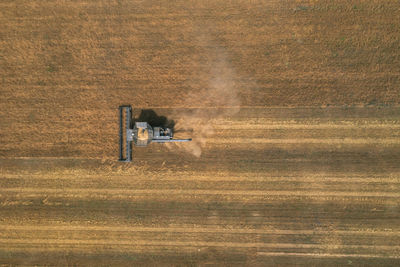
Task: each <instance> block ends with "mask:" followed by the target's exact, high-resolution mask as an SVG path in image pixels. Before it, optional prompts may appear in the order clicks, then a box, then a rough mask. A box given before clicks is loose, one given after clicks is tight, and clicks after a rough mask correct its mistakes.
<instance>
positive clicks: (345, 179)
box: [0, 172, 400, 184]
mask: <svg viewBox="0 0 400 267" xmlns="http://www.w3.org/2000/svg"><path fill="white" fill-rule="evenodd" d="M137 175H138V174H136V173H132V174H131V175H126V174H125V175H115V174H110V175H107V176H105V177H106V178H104V177H101V176H100V175H92V174H91V175H85V174H82V175H67V174H63V175H59V174H53V173H51V174H48V175H46V174H44V175H43V174H6V175H4V176H0V177H1V178H3V179H29V180H32V179H35V180H41V179H46V180H55V181H56V180H60V179H61V180H88V181H96V180H97V181H99V180H103V179H107V181H118V180H122V181H124V180H126V179H130V180H132V179H133V180H137V178H136V177H137ZM242 175H243V176H234V175H231V174H229V173H227V174H225V175H224V174H221V172H218V173H210V174H208V175H196V174H193V173H192V174H190V173H179V172H177V173H176V174H174V175H173V176H168V175H163V176H162V177H160V176H156V177H152V176H151V175H149V176H148V177H147V180H146V181H155V180H156V181H213V182H226V181H229V182H240V181H245V182H302V181H304V182H320V183H325V182H339V183H346V184H347V183H362V184H368V183H382V184H398V183H400V174H399V173H396V174H391V175H389V176H382V177H370V176H365V177H364V176H362V175H357V176H351V175H349V176H346V175H340V174H338V175H337V176H328V175H326V176H325V175H315V174H312V175H307V176H292V175H286V176H268V175H267V174H263V173H242ZM330 175H331V174H330ZM135 178H136V179H135ZM140 181H143V179H141V178H140Z"/></svg>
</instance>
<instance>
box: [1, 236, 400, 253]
mask: <svg viewBox="0 0 400 267" xmlns="http://www.w3.org/2000/svg"><path fill="white" fill-rule="evenodd" d="M0 244H5V245H11V244H26V245H34V244H37V245H53V244H54V245H57V244H60V245H63V244H64V245H65V244H68V245H74V246H79V245H94V246H104V245H106V246H113V245H118V246H120V245H122V246H123V245H128V246H173V247H181V246H182V247H188V246H189V247H229V248H235V247H237V248H295V249H299V248H300V249H302V248H304V249H329V248H333V247H334V248H335V249H372V250H374V251H375V250H383V251H392V250H400V246H385V245H382V246H374V245H336V244H335V245H321V244H302V243H298V244H293V243H260V242H259V243H250V242H249V243H246V242H205V241H195V242H193V241H152V240H110V239H96V240H88V239H25V238H0Z"/></svg>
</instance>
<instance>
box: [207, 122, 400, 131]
mask: <svg viewBox="0 0 400 267" xmlns="http://www.w3.org/2000/svg"><path fill="white" fill-rule="evenodd" d="M213 128H214V129H216V130H245V129H247V130H279V129H290V130H317V129H338V130H339V129H340V130H343V129H364V130H367V129H400V124H364V125H356V124H353V125H348V124H326V123H322V124H289V123H288V124H267V123H265V124H249V123H247V124H244V123H243V124H240V123H233V122H230V123H229V124H226V122H224V124H215V125H213Z"/></svg>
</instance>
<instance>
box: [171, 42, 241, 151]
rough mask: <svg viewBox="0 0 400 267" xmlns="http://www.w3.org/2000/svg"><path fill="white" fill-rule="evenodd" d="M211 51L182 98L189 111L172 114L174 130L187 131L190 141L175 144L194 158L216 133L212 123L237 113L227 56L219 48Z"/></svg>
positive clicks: (235, 76)
mask: <svg viewBox="0 0 400 267" xmlns="http://www.w3.org/2000/svg"><path fill="white" fill-rule="evenodd" d="M208 47H209V46H208ZM211 50H212V51H208V53H207V54H208V55H207V59H206V61H205V62H202V67H201V68H200V69H199V70H197V71H196V73H194V74H193V80H194V81H196V83H194V82H191V83H189V86H190V88H191V91H192V92H191V93H188V94H187V95H186V97H185V99H184V103H185V107H188V108H189V109H184V110H180V111H179V112H176V114H175V115H174V118H176V125H175V131H176V132H177V133H179V132H190V136H191V138H192V141H191V142H189V143H183V144H175V145H176V146H178V147H179V148H182V149H184V150H186V151H187V152H189V153H191V154H192V155H194V156H196V157H200V155H201V153H202V148H203V147H204V146H205V145H206V143H207V138H209V137H211V136H213V135H214V134H215V131H214V127H213V122H214V123H215V121H217V120H218V119H220V118H223V117H226V116H232V115H234V114H236V113H237V112H239V110H240V100H239V96H238V86H237V83H236V79H237V75H236V73H235V70H234V68H233V67H232V66H231V64H229V59H228V55H227V53H226V52H225V51H224V50H223V49H221V48H218V47H214V48H212V49H211Z"/></svg>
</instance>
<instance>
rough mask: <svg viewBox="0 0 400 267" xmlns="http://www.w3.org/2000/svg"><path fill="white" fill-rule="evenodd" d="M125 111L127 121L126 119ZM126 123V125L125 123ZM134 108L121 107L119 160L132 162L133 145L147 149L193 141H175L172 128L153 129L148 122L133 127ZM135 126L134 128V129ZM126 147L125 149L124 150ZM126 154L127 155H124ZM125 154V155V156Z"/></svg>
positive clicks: (157, 127) (159, 127) (140, 122)
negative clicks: (149, 146)
mask: <svg viewBox="0 0 400 267" xmlns="http://www.w3.org/2000/svg"><path fill="white" fill-rule="evenodd" d="M124 111H125V120H124V119H123V117H124ZM124 121H125V123H124ZM132 124H133V123H132V107H131V106H120V107H119V126H120V127H119V137H120V142H119V144H120V145H119V160H120V161H125V162H130V161H132V143H133V144H134V145H135V146H138V147H145V146H147V145H149V144H150V143H151V142H153V143H169V142H188V141H191V140H192V139H173V131H172V129H170V128H167V127H162V126H156V127H152V126H151V125H150V124H149V123H147V122H142V121H136V122H135V123H134V124H133V125H132ZM132 126H133V127H132ZM124 145H125V149H124ZM124 152H125V153H124ZM124 154H125V155H124Z"/></svg>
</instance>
